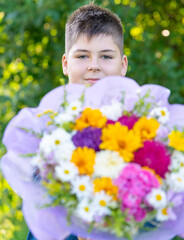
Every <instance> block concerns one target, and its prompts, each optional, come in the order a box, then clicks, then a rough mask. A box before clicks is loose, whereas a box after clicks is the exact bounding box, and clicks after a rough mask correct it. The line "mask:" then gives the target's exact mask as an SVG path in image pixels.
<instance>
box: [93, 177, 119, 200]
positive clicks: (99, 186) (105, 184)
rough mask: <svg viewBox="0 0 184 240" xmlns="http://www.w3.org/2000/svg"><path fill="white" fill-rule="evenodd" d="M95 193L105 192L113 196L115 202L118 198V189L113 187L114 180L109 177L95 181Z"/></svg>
mask: <svg viewBox="0 0 184 240" xmlns="http://www.w3.org/2000/svg"><path fill="white" fill-rule="evenodd" d="M93 185H94V192H100V191H105V193H106V194H108V195H110V196H113V198H114V200H115V199H116V198H117V193H118V187H117V186H115V185H113V183H112V179H111V178H109V177H103V178H96V179H95V180H94V181H93Z"/></svg>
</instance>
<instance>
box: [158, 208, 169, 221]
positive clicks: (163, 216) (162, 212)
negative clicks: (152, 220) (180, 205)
mask: <svg viewBox="0 0 184 240" xmlns="http://www.w3.org/2000/svg"><path fill="white" fill-rule="evenodd" d="M156 220H157V221H161V222H163V221H167V220H169V213H168V208H167V207H164V208H160V209H158V211H157V214H156Z"/></svg>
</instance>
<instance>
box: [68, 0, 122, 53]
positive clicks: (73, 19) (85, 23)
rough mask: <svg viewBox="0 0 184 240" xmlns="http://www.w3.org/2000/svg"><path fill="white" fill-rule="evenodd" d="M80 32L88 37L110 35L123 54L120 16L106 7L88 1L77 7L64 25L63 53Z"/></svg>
mask: <svg viewBox="0 0 184 240" xmlns="http://www.w3.org/2000/svg"><path fill="white" fill-rule="evenodd" d="M80 34H86V35H87V37H88V38H89V39H91V38H92V37H94V36H97V35H99V34H104V35H107V36H112V37H113V39H114V41H115V43H116V44H117V46H118V47H119V49H120V52H121V54H123V29H122V24H121V20H120V18H119V17H118V16H117V15H116V14H114V13H112V12H111V11H109V10H108V9H106V8H102V7H99V6H97V5H95V4H94V3H90V4H87V5H84V6H82V7H80V8H78V9H77V10H76V11H74V12H73V13H72V14H71V15H70V16H69V18H68V20H67V23H66V27H65V53H68V52H69V50H70V49H71V47H72V45H73V44H74V43H75V41H77V39H78V37H79V35H80Z"/></svg>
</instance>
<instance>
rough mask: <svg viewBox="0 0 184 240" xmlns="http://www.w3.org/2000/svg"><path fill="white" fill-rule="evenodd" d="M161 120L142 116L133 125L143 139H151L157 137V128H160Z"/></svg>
mask: <svg viewBox="0 0 184 240" xmlns="http://www.w3.org/2000/svg"><path fill="white" fill-rule="evenodd" d="M159 126H160V124H159V122H158V121H157V120H156V119H154V118H150V119H147V118H146V117H145V116H144V117H141V118H140V119H139V120H138V121H137V122H136V123H135V124H134V127H133V130H134V132H135V133H136V134H137V135H139V136H140V137H141V139H142V141H145V140H150V139H153V138H155V137H156V134H157V129H158V128H159Z"/></svg>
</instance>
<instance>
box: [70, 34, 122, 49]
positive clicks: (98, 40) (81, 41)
mask: <svg viewBox="0 0 184 240" xmlns="http://www.w3.org/2000/svg"><path fill="white" fill-rule="evenodd" d="M117 48H118V45H117V44H116V41H115V38H113V37H112V36H110V35H104V34H99V35H94V36H92V37H89V36H87V35H86V34H80V35H79V36H78V38H77V39H76V41H75V42H74V43H73V45H72V46H71V48H70V50H69V52H70V51H72V52H75V51H79V50H93V49H95V50H97V51H98V50H100V51H102V50H103V49H111V50H114V51H116V50H117Z"/></svg>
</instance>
